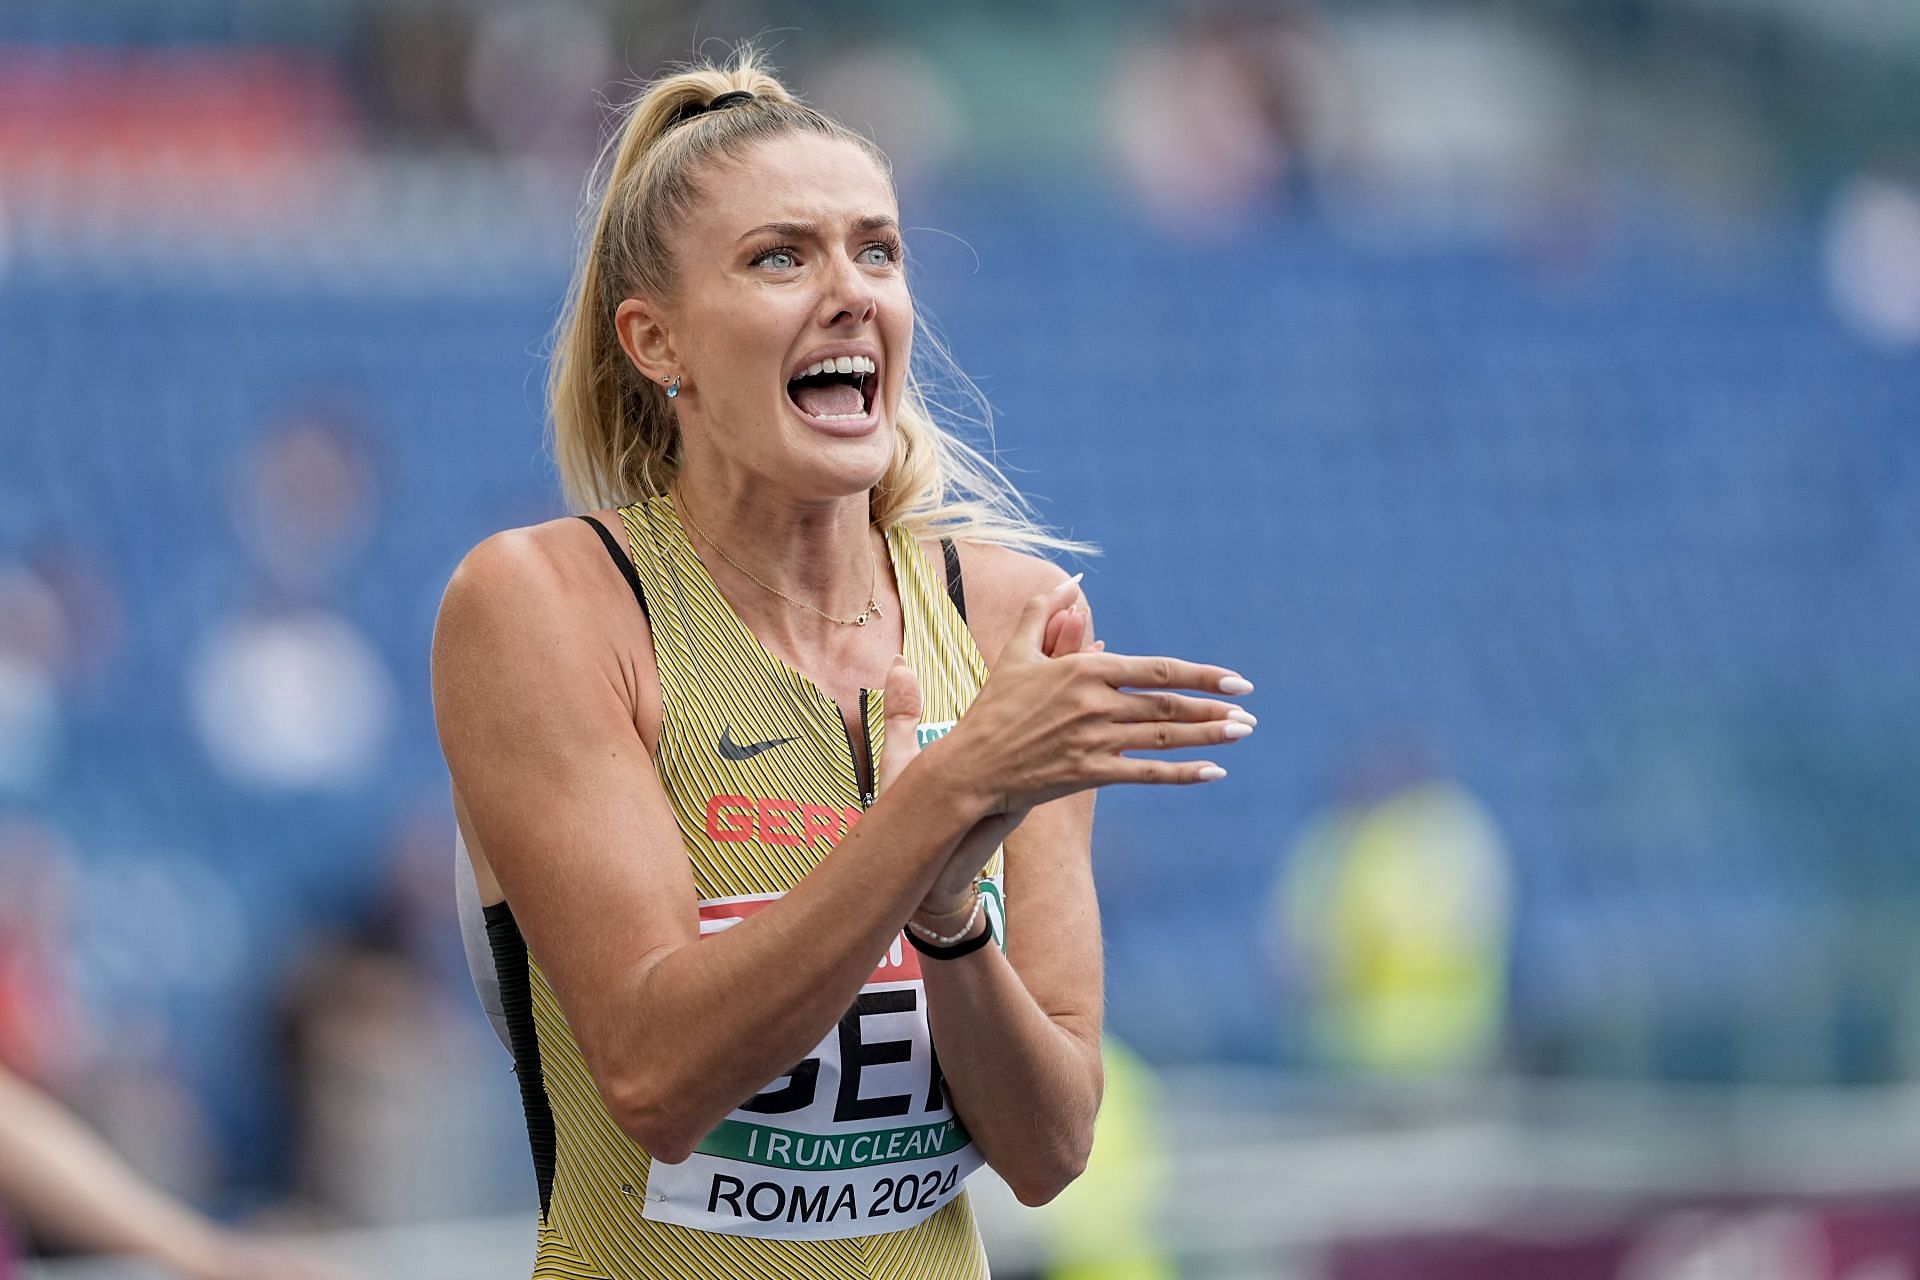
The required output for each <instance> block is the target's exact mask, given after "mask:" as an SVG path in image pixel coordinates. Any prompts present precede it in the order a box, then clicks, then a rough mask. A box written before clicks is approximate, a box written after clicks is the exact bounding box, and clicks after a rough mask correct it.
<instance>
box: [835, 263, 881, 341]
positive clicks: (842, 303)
mask: <svg viewBox="0 0 1920 1280" xmlns="http://www.w3.org/2000/svg"><path fill="white" fill-rule="evenodd" d="M878 303H879V299H878V296H877V294H876V293H875V291H874V287H873V282H872V281H871V280H869V279H867V277H866V274H865V273H864V272H862V271H861V270H860V266H859V264H858V263H856V262H854V261H852V260H851V259H847V258H842V259H840V260H839V261H838V264H837V266H836V267H835V270H834V272H833V275H832V277H831V278H830V279H829V280H828V281H827V291H826V297H825V299H824V306H823V308H822V310H823V312H824V314H825V316H826V322H827V324H829V325H835V324H840V323H841V322H843V321H845V320H847V319H848V318H851V319H852V320H853V321H854V322H855V323H856V324H859V323H865V322H866V321H868V320H871V319H873V314H874V311H875V309H876V307H877V306H878Z"/></svg>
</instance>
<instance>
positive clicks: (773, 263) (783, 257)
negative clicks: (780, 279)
mask: <svg viewBox="0 0 1920 1280" xmlns="http://www.w3.org/2000/svg"><path fill="white" fill-rule="evenodd" d="M753 265H754V266H756V267H761V266H766V267H772V268H773V269H774V270H775V271H791V270H792V269H793V268H794V267H797V266H799V265H800V260H799V259H798V258H797V257H795V256H794V252H793V250H791V249H769V250H767V251H766V252H765V253H763V254H761V255H760V256H759V257H757V258H755V259H754V260H753Z"/></svg>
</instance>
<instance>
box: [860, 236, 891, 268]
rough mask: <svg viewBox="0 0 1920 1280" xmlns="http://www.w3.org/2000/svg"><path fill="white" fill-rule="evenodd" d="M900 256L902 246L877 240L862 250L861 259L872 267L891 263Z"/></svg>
mask: <svg viewBox="0 0 1920 1280" xmlns="http://www.w3.org/2000/svg"><path fill="white" fill-rule="evenodd" d="M899 256H900V246H899V245H897V244H888V243H887V242H885V241H883V240H876V241H874V242H873V243H872V244H870V245H868V246H867V247H866V248H864V249H862V250H861V251H860V259H861V261H863V262H865V263H866V264H867V265H868V266H870V267H884V266H889V265H891V264H892V263H893V262H894V261H895V260H896V259H897V258H899Z"/></svg>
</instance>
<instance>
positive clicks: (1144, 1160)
mask: <svg viewBox="0 0 1920 1280" xmlns="http://www.w3.org/2000/svg"><path fill="white" fill-rule="evenodd" d="M1100 1056H1101V1061H1102V1065H1103V1068H1104V1070H1105V1072H1106V1088H1105V1091H1104V1094H1103V1095H1102V1098H1101V1101H1100V1118H1099V1121H1098V1124H1097V1127H1096V1128H1095V1130H1094V1139H1093V1153H1092V1155H1090V1156H1089V1157H1088V1158H1087V1167H1086V1169H1085V1171H1084V1172H1082V1173H1081V1175H1080V1176H1079V1177H1078V1178H1076V1179H1075V1180H1074V1182H1073V1184H1072V1185H1071V1186H1069V1187H1068V1188H1067V1189H1066V1190H1065V1191H1063V1192H1061V1193H1060V1195H1059V1196H1058V1197H1056V1198H1055V1199H1054V1200H1053V1201H1052V1202H1051V1203H1049V1204H1047V1205H1045V1206H1043V1207H1042V1208H1041V1209H1040V1210H1039V1213H1040V1215H1041V1218H1042V1220H1043V1223H1044V1228H1043V1229H1044V1233H1045V1235H1046V1237H1047V1240H1048V1246H1047V1252H1048V1254H1049V1255H1050V1263H1049V1265H1048V1267H1047V1269H1046V1273H1045V1274H1046V1280H1172V1278H1173V1277H1174V1276H1176V1275H1177V1274H1179V1273H1178V1271H1177V1269H1176V1268H1175V1266H1174V1262H1173V1256H1172V1254H1171V1252H1170V1251H1169V1250H1168V1248H1167V1245H1166V1243H1165V1241H1164V1239H1163V1224H1162V1220H1161V1211H1162V1208H1163V1200H1164V1197H1165V1195H1166V1189H1167V1176H1168V1171H1167V1152H1166V1139H1165V1138H1164V1136H1163V1135H1162V1132H1161V1122H1160V1118H1161V1093H1160V1082H1159V1080H1158V1078H1157V1077H1156V1076H1155V1075H1154V1070H1153V1067H1152V1066H1150V1065H1149V1064H1148V1063H1147V1062H1146V1060H1145V1059H1143V1058H1141V1057H1140V1055H1139V1054H1137V1053H1135V1052H1134V1051H1133V1050H1131V1049H1129V1048H1128V1047H1127V1046H1126V1044H1125V1043H1124V1042H1122V1041H1121V1040H1120V1039H1118V1038H1117V1037H1115V1036H1114V1035H1112V1034H1111V1033H1109V1034H1108V1035H1107V1036H1106V1037H1105V1038H1104V1039H1103V1040H1102V1042H1101V1046H1100Z"/></svg>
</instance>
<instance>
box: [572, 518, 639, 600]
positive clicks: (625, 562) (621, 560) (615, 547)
mask: <svg viewBox="0 0 1920 1280" xmlns="http://www.w3.org/2000/svg"><path fill="white" fill-rule="evenodd" d="M580 519H582V520H585V521H586V522H587V523H588V524H590V525H592V526H593V531H594V532H595V533H597V534H599V535H600V541H601V542H603V543H605V544H606V548H607V554H608V555H610V556H612V557H613V562H614V563H615V564H617V565H619V566H620V572H621V573H622V574H624V575H625V576H626V579H627V585H628V586H630V587H632V588H633V598H634V599H635V600H638V601H639V602H640V612H641V614H642V615H643V616H645V618H646V619H647V621H648V622H652V621H653V615H652V614H650V613H648V612H647V593H646V591H645V590H644V589H642V587H641V586H640V574H639V571H638V570H636V569H635V568H634V567H633V561H631V560H629V559H628V558H627V553H626V552H624V551H622V550H621V549H620V544H619V543H617V542H615V541H614V540H613V535H612V534H610V533H608V532H607V526H605V525H603V524H601V523H600V522H599V521H598V520H595V519H594V518H593V517H592V516H581V517H580Z"/></svg>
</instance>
